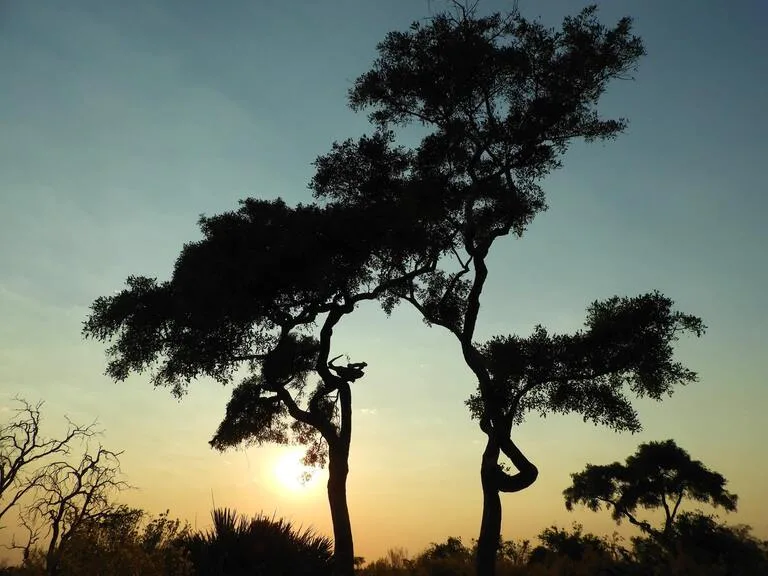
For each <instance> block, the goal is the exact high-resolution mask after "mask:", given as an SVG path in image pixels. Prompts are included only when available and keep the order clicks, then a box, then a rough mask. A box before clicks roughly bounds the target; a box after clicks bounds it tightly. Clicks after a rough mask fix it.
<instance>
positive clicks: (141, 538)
mask: <svg viewBox="0 0 768 576" xmlns="http://www.w3.org/2000/svg"><path fill="white" fill-rule="evenodd" d="M146 518H147V515H146V513H145V512H143V511H142V510H139V509H135V508H128V507H127V506H119V507H116V508H115V509H114V510H113V511H112V512H111V513H110V514H106V515H102V516H100V517H98V518H93V519H89V520H88V521H86V522H83V523H82V524H80V525H79V526H78V528H77V529H76V530H75V531H74V532H73V533H72V536H71V538H70V539H69V542H68V544H67V547H66V548H65V549H64V550H63V551H62V554H61V557H60V560H59V563H58V565H57V567H56V574H58V575H59V576H82V575H83V574H98V575H99V576H134V575H136V574H141V575H142V576H144V575H146V576H192V575H193V574H194V572H193V569H192V564H191V563H190V561H189V559H188V558H187V552H186V551H185V550H184V549H183V548H182V547H181V546H180V543H179V541H180V539H182V538H184V537H185V536H186V534H187V533H188V526H186V525H182V524H181V523H180V522H179V521H178V520H172V519H170V518H169V517H168V512H165V513H164V514H160V515H159V516H156V517H154V518H151V519H150V520H149V521H148V522H146V523H145V522H144V521H145V519H146ZM14 573H15V574H28V575H29V576H33V575H34V576H38V575H42V574H48V573H50V570H48V569H47V568H46V553H45V551H43V550H40V549H34V550H32V552H31V554H30V556H29V558H28V559H27V560H26V561H25V563H24V565H23V566H22V567H20V568H17V569H16V571H15V572H14Z"/></svg>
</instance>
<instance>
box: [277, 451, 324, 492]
mask: <svg viewBox="0 0 768 576" xmlns="http://www.w3.org/2000/svg"><path fill="white" fill-rule="evenodd" d="M303 457H304V452H303V451H302V450H300V449H292V450H288V451H287V452H284V453H283V454H282V455H281V456H280V458H279V459H278V461H277V463H276V464H275V478H276V479H277V481H278V482H279V483H280V485H281V486H282V487H283V488H286V489H288V490H291V491H294V492H298V491H300V490H306V489H308V488H311V487H312V486H313V485H315V484H316V483H317V481H318V480H319V474H318V473H319V472H320V469H319V468H315V467H312V466H305V465H304V464H303V463H302V461H301V460H302V458H303Z"/></svg>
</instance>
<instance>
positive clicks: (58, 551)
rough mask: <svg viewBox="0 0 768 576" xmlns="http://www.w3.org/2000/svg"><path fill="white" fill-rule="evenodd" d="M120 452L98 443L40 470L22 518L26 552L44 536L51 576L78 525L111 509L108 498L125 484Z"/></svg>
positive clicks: (98, 518)
mask: <svg viewBox="0 0 768 576" xmlns="http://www.w3.org/2000/svg"><path fill="white" fill-rule="evenodd" d="M120 454H121V453H119V452H112V451H110V450H107V449H105V448H103V447H101V446H99V447H98V449H96V450H95V451H90V450H87V449H86V451H85V452H84V453H83V455H82V457H81V459H80V461H79V462H77V463H71V462H67V461H57V462H53V463H51V464H49V465H47V466H46V468H45V469H44V471H43V473H42V474H41V476H40V480H39V482H38V483H37V484H36V486H35V488H34V490H33V492H32V496H31V502H30V504H29V505H28V506H26V507H25V508H24V509H23V511H22V513H21V517H22V523H23V525H24V527H25V528H27V530H28V532H29V539H28V543H27V544H26V546H24V548H25V556H28V554H29V550H30V549H31V547H32V546H33V545H34V544H35V543H36V542H37V541H38V540H43V541H44V542H45V546H44V548H45V566H46V572H47V573H48V574H49V575H50V576H55V575H56V574H58V573H59V568H60V565H61V559H62V557H63V555H64V553H65V552H66V551H67V548H68V546H69V544H70V541H71V540H72V539H73V538H74V537H75V535H76V534H77V533H78V531H79V530H80V529H82V528H84V527H86V526H87V525H88V524H89V523H92V522H97V521H100V520H102V519H105V518H107V517H111V516H113V515H114V514H115V511H116V510H117V507H116V506H115V504H114V503H113V501H112V497H113V495H114V494H115V492H117V491H120V490H124V489H126V488H128V484H126V483H125V482H124V481H123V480H121V479H120V476H121V472H120V460H119V457H120Z"/></svg>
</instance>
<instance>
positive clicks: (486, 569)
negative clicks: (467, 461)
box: [477, 436, 501, 576]
mask: <svg viewBox="0 0 768 576" xmlns="http://www.w3.org/2000/svg"><path fill="white" fill-rule="evenodd" d="M498 461H499V446H498V444H496V442H495V441H494V440H493V439H492V437H491V436H488V441H487V443H486V445H485V451H484V452H483V459H482V463H481V464H480V481H481V484H482V486H483V517H482V520H481V522H480V536H479V537H478V539H477V575H478V576H494V575H495V574H496V553H497V552H498V549H499V537H500V534H501V498H500V496H499V489H498V486H497V483H496V480H497V476H498V474H497V469H498Z"/></svg>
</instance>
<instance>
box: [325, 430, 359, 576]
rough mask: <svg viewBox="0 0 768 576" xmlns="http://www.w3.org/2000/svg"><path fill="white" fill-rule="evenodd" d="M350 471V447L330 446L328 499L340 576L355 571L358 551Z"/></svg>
mask: <svg viewBox="0 0 768 576" xmlns="http://www.w3.org/2000/svg"><path fill="white" fill-rule="evenodd" d="M347 474H349V448H348V447H346V448H345V447H344V446H343V445H342V446H330V447H329V453H328V503H329V505H330V508H331V521H332V522H333V545H334V550H333V561H334V562H333V563H334V574H335V575H336V576H352V575H353V574H354V573H355V553H354V546H353V543H352V524H351V523H350V521H349V507H348V506H347Z"/></svg>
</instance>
